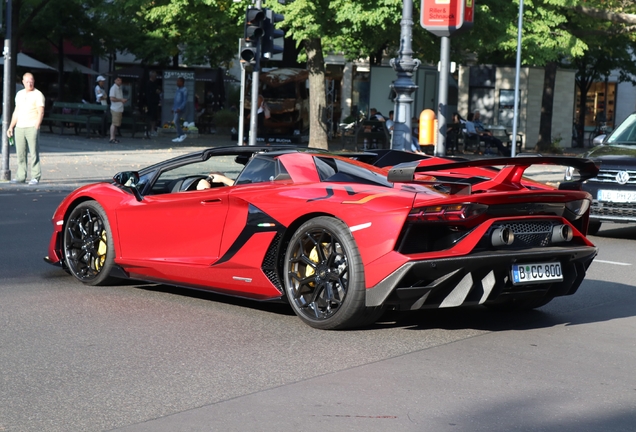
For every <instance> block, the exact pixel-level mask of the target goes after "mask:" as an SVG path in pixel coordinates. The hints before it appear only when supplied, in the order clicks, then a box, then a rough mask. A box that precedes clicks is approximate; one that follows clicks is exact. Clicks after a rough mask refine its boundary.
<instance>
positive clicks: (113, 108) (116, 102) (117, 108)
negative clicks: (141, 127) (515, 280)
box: [108, 77, 128, 144]
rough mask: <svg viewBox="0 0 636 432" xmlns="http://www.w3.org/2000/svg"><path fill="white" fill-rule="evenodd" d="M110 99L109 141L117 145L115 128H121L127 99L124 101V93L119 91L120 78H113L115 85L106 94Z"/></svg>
mask: <svg viewBox="0 0 636 432" xmlns="http://www.w3.org/2000/svg"><path fill="white" fill-rule="evenodd" d="M108 97H110V114H111V117H112V122H111V124H110V141H109V143H111V144H117V143H118V142H119V140H118V139H117V138H116V137H115V134H116V132H117V128H118V127H120V126H121V119H122V117H123V115H124V104H125V103H126V102H127V101H128V99H124V93H123V92H122V90H121V77H117V78H115V84H113V86H112V87H111V88H110V91H109V92H108Z"/></svg>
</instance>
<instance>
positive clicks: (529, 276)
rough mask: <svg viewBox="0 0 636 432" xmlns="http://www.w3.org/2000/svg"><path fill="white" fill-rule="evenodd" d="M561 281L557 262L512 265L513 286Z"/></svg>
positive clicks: (559, 264) (561, 277) (559, 266)
mask: <svg viewBox="0 0 636 432" xmlns="http://www.w3.org/2000/svg"><path fill="white" fill-rule="evenodd" d="M562 280H563V272H562V271H561V263H559V262H550V263H538V264H513V265H512V283H513V285H517V284H524V283H541V282H554V281H562Z"/></svg>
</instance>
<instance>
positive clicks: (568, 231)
mask: <svg viewBox="0 0 636 432" xmlns="http://www.w3.org/2000/svg"><path fill="white" fill-rule="evenodd" d="M573 237H574V233H573V232H572V227H571V226H569V225H555V226H553V227H552V243H561V242H569V241H571V240H572V238H573Z"/></svg>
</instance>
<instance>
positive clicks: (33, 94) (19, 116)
mask: <svg viewBox="0 0 636 432" xmlns="http://www.w3.org/2000/svg"><path fill="white" fill-rule="evenodd" d="M22 84H23V85H24V89H23V90H20V91H19V92H18V93H17V94H16V95H15V110H14V111H13V116H12V117H11V124H10V125H9V129H7V136H8V137H9V138H10V137H12V136H14V129H15V152H16V155H17V157H18V172H17V174H16V177H15V178H14V179H13V180H11V183H24V182H25V181H26V178H27V148H28V150H29V153H31V181H29V184H30V185H37V184H38V183H39V182H40V176H41V175H42V170H41V169H40V149H39V144H38V138H39V136H40V124H41V123H42V118H43V117H44V95H43V94H42V92H40V91H39V90H37V89H36V88H35V78H33V74H31V73H29V72H27V73H25V74H24V75H23V76H22Z"/></svg>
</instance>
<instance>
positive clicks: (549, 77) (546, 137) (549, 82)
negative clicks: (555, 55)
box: [537, 62, 557, 151]
mask: <svg viewBox="0 0 636 432" xmlns="http://www.w3.org/2000/svg"><path fill="white" fill-rule="evenodd" d="M556 73H557V63H556V62H549V63H548V64H546V65H545V75H544V77H543V98H542V99H541V122H540V124H539V142H538V143H537V151H544V150H547V149H549V148H550V147H552V108H553V106H554V86H555V84H556Z"/></svg>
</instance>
